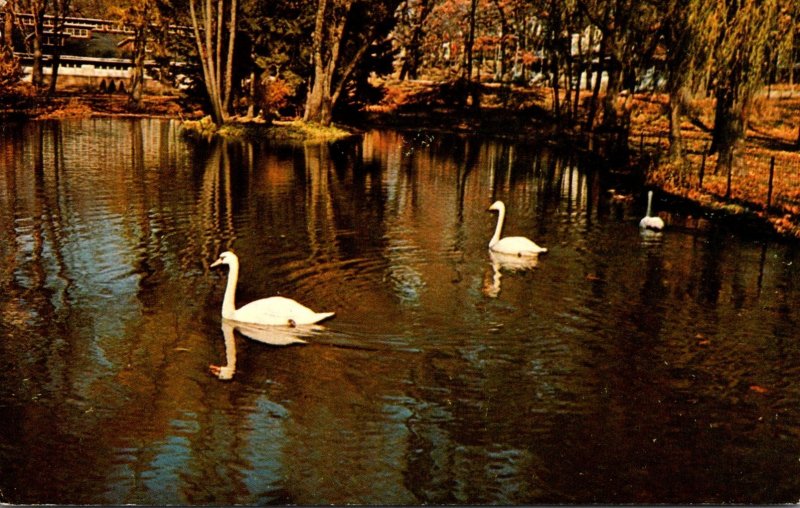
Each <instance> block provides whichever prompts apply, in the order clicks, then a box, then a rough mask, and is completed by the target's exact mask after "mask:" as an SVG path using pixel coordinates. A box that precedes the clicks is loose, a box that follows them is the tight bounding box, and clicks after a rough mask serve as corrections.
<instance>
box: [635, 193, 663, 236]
mask: <svg viewBox="0 0 800 508" xmlns="http://www.w3.org/2000/svg"><path fill="white" fill-rule="evenodd" d="M652 204H653V191H648V192H647V212H646V213H645V215H644V217H642V220H640V221H639V227H640V228H642V229H654V230H656V231H661V230H662V229H664V220H663V219H661V217H651V216H650V207H651V206H652Z"/></svg>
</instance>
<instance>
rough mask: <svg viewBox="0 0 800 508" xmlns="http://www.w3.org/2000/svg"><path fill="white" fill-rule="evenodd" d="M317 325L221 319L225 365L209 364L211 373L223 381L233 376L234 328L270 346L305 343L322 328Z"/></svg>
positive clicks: (234, 360)
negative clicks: (285, 324) (266, 324)
mask: <svg viewBox="0 0 800 508" xmlns="http://www.w3.org/2000/svg"><path fill="white" fill-rule="evenodd" d="M322 329H323V327H322V326H318V325H300V326H296V327H283V326H258V325H251V324H246V323H237V322H236V321H231V320H228V319H223V320H222V335H223V336H224V337H225V361H226V364H225V365H209V366H208V368H209V370H210V371H211V373H212V374H214V375H215V376H217V377H218V378H219V379H221V380H223V381H228V380H230V379H232V378H233V375H234V374H235V373H236V340H235V334H234V330H238V331H239V333H241V334H242V335H244V336H246V337H248V338H250V339H253V340H255V341H258V342H261V343H264V344H268V345H270V346H289V345H291V344H306V343H307V341H306V340H304V337H305V338H308V337H309V336H311V335H312V334H313V333H314V332H316V331H318V330H322Z"/></svg>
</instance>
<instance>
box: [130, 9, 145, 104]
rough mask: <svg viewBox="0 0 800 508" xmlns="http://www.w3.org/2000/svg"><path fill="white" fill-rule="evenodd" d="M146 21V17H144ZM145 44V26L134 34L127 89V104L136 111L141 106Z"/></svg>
mask: <svg viewBox="0 0 800 508" xmlns="http://www.w3.org/2000/svg"><path fill="white" fill-rule="evenodd" d="M144 18H145V19H147V16H146V15H145V16H144ZM146 43H147V24H146V23H144V24H142V25H141V26H137V27H136V29H135V32H134V41H133V72H132V73H131V81H130V86H129V87H128V88H129V92H128V93H129V94H130V95H129V96H128V103H129V104H130V105H131V106H132V107H134V108H136V109H138V108H140V107H141V106H142V96H143V94H144V59H145V55H146V52H145V45H146Z"/></svg>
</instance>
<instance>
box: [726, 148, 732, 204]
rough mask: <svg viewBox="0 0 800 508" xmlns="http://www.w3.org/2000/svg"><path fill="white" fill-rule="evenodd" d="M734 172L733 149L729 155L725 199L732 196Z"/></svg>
mask: <svg viewBox="0 0 800 508" xmlns="http://www.w3.org/2000/svg"><path fill="white" fill-rule="evenodd" d="M732 173H733V151H731V153H730V155H729V156H728V190H726V191H725V199H730V198H731V174H732Z"/></svg>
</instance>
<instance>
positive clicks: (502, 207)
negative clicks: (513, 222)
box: [489, 200, 506, 212]
mask: <svg viewBox="0 0 800 508" xmlns="http://www.w3.org/2000/svg"><path fill="white" fill-rule="evenodd" d="M505 209H506V205H504V204H503V202H502V201H499V200H498V201H495V202H494V203H492V206H490V207H489V210H495V211H498V212H502V211H503V210H505Z"/></svg>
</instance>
